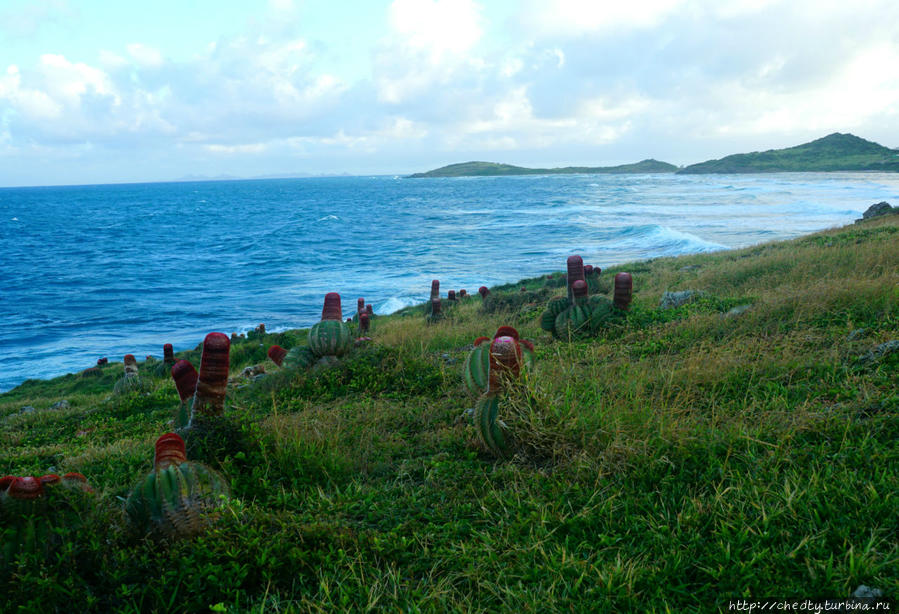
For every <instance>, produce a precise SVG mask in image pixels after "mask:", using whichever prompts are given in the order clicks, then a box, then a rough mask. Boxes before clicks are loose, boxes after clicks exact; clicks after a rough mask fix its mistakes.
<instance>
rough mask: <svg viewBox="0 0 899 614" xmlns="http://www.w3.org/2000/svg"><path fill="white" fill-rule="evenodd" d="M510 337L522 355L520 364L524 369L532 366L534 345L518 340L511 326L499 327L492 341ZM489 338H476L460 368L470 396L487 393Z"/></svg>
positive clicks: (524, 340) (490, 340)
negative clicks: (472, 347)
mask: <svg viewBox="0 0 899 614" xmlns="http://www.w3.org/2000/svg"><path fill="white" fill-rule="evenodd" d="M499 337H510V338H512V339H514V340H515V341H516V343H518V345H519V346H520V349H521V354H522V364H523V366H524V367H525V368H526V369H528V370H529V369H531V368H532V367H533V366H534V344H533V343H531V342H530V341H528V340H526V339H519V336H518V331H517V330H515V329H514V328H512V327H511V326H500V327H499V329H498V330H497V331H496V334H495V335H493V339H497V338H499ZM492 341H493V340H492V339H491V338H490V337H478V338H477V339H475V341H474V349H473V350H472V351H471V353H470V354H469V355H468V357H466V359H465V364H464V365H463V366H462V377H463V379H464V380H465V387H466V388H468V391H469V392H471V393H472V394H477V395H479V394H483V393H484V392H486V391H487V386H488V383H489V375H490V345H491V342H492Z"/></svg>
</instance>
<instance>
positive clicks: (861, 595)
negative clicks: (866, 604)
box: [852, 584, 883, 601]
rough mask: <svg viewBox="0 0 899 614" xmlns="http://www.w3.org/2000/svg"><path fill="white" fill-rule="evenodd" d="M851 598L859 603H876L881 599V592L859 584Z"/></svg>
mask: <svg viewBox="0 0 899 614" xmlns="http://www.w3.org/2000/svg"><path fill="white" fill-rule="evenodd" d="M852 597H853V599H858V600H859V601H877V600H878V599H880V598H881V597H883V591H882V590H880V589H879V588H871V587H870V586H865V585H864V584H859V586H858V588H857V589H855V592H854V593H852Z"/></svg>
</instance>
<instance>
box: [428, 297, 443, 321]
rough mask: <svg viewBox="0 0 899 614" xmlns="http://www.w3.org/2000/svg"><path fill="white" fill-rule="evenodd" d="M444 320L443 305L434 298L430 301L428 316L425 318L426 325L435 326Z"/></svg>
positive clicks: (438, 299)
mask: <svg viewBox="0 0 899 614" xmlns="http://www.w3.org/2000/svg"><path fill="white" fill-rule="evenodd" d="M443 318H444V314H443V305H442V303H441V302H440V298H439V297H438V298H435V299H432V300H431V305H430V309H429V310H428V314H427V315H426V316H425V321H426V322H427V323H428V324H435V323H437V322H439V321H441V320H442V319H443Z"/></svg>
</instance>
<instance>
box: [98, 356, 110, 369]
mask: <svg viewBox="0 0 899 614" xmlns="http://www.w3.org/2000/svg"><path fill="white" fill-rule="evenodd" d="M108 364H109V359H108V358H106V357H105V356H104V357H103V358H98V359H97V366H98V367H102V366H103V365H108Z"/></svg>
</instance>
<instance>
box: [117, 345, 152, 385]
mask: <svg viewBox="0 0 899 614" xmlns="http://www.w3.org/2000/svg"><path fill="white" fill-rule="evenodd" d="M123 362H124V363H125V373H124V375H123V376H122V378H121V379H120V380H119V381H117V382H116V383H115V387H114V388H113V392H115V393H116V394H128V393H129V392H144V391H146V390H147V383H146V382H145V381H144V380H142V379H141V377H140V374H139V373H138V368H137V359H136V358H134V355H133V354H125V358H124V360H123Z"/></svg>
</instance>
